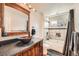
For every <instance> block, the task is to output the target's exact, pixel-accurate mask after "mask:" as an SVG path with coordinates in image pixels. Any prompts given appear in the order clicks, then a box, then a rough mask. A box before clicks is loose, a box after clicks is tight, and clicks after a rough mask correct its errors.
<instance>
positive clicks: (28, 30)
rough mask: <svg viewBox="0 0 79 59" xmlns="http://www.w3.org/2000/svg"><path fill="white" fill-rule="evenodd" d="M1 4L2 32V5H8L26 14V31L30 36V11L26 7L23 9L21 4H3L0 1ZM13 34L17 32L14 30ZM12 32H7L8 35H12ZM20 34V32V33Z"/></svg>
mask: <svg viewBox="0 0 79 59" xmlns="http://www.w3.org/2000/svg"><path fill="white" fill-rule="evenodd" d="M0 4H1V5H0V6H1V8H0V9H1V13H0V15H1V16H0V18H1V26H0V27H1V28H2V33H4V26H3V22H4V19H3V18H4V6H5V5H6V6H9V7H12V8H15V9H17V10H18V11H21V12H23V13H25V14H27V15H28V23H27V33H28V34H29V36H30V11H28V10H27V9H25V8H23V7H22V6H20V5H18V4H17V3H5V4H3V3H0ZM14 33H15V34H17V33H16V32H14ZM14 33H13V32H12V33H11V32H10V33H8V34H9V35H10V34H11V35H14ZM19 33H20V32H18V34H19ZM20 34H21V33H20ZM2 36H3V34H2Z"/></svg>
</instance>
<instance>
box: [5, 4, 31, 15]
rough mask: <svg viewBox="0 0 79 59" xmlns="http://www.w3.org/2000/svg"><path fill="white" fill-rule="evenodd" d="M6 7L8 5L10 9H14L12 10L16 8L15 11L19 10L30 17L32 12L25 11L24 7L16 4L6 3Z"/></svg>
mask: <svg viewBox="0 0 79 59" xmlns="http://www.w3.org/2000/svg"><path fill="white" fill-rule="evenodd" d="M5 5H6V6H9V7H12V8H15V9H17V10H19V11H21V12H23V13H25V14H28V15H29V13H30V11H28V10H27V9H25V8H23V7H21V6H19V5H18V4H16V3H5Z"/></svg>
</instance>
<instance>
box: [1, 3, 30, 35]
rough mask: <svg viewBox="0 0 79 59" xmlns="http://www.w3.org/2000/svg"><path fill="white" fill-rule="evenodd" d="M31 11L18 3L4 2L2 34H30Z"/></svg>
mask: <svg viewBox="0 0 79 59" xmlns="http://www.w3.org/2000/svg"><path fill="white" fill-rule="evenodd" d="M29 14H30V12H29V11H28V10H26V9H24V8H23V7H21V6H19V5H18V4H16V3H5V4H4V19H3V28H2V30H3V31H2V36H12V35H21V34H26V33H27V34H30V31H29V18H30V17H29V16H30V15H29Z"/></svg>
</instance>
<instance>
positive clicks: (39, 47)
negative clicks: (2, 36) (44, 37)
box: [16, 42, 43, 56]
mask: <svg viewBox="0 0 79 59" xmlns="http://www.w3.org/2000/svg"><path fill="white" fill-rule="evenodd" d="M16 56H43V42H38V43H36V44H35V45H33V46H32V47H30V48H29V49H25V50H23V51H22V52H20V53H17V54H16Z"/></svg>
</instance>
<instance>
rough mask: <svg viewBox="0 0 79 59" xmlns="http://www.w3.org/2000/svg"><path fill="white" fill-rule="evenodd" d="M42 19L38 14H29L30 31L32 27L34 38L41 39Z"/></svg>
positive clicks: (41, 15)
mask: <svg viewBox="0 0 79 59" xmlns="http://www.w3.org/2000/svg"><path fill="white" fill-rule="evenodd" d="M43 21H44V18H43V14H41V13H39V12H31V13H30V31H31V29H32V26H34V27H35V29H36V36H41V37H43V25H44V23H43Z"/></svg>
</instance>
